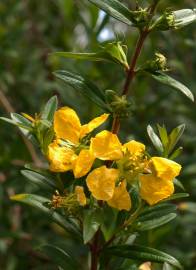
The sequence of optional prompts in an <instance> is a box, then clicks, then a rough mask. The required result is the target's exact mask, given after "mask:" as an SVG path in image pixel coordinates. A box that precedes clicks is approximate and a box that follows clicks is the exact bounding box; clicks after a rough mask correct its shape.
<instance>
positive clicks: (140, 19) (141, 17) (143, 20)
mask: <svg viewBox="0 0 196 270" xmlns="http://www.w3.org/2000/svg"><path fill="white" fill-rule="evenodd" d="M132 22H133V24H134V25H135V26H136V27H139V28H143V27H144V26H146V24H147V23H148V22H149V12H148V10H147V9H143V8H141V7H139V8H138V9H137V10H136V11H132Z"/></svg>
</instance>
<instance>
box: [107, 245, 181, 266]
mask: <svg viewBox="0 0 196 270" xmlns="http://www.w3.org/2000/svg"><path fill="white" fill-rule="evenodd" d="M106 252H108V253H109V254H111V255H114V256H117V257H123V258H129V259H134V260H139V261H142V262H146V261H150V262H158V263H165V262H167V263H169V264H171V265H173V266H175V267H176V268H178V269H183V268H182V266H181V264H180V263H179V262H178V261H177V260H176V259H175V258H174V257H172V256H170V255H168V254H167V253H165V252H162V251H159V250H157V249H154V248H149V247H144V246H139V245H118V246H113V247H111V248H108V249H106Z"/></svg>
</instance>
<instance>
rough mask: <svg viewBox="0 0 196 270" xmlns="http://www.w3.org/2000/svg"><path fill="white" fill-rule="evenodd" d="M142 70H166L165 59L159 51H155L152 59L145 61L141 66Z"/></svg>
mask: <svg viewBox="0 0 196 270" xmlns="http://www.w3.org/2000/svg"><path fill="white" fill-rule="evenodd" d="M142 69H143V70H147V71H151V72H155V71H167V70H168V68H167V59H166V57H165V56H164V55H163V54H161V53H158V52H157V53H155V55H154V59H152V60H151V61H147V62H146V63H145V64H144V65H143V66H142Z"/></svg>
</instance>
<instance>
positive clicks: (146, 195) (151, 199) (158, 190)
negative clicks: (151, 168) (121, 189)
mask: <svg viewBox="0 0 196 270" xmlns="http://www.w3.org/2000/svg"><path fill="white" fill-rule="evenodd" d="M173 193H174V184H173V182H172V181H168V180H164V179H161V178H158V177H155V176H153V175H152V174H147V175H141V176H140V195H141V198H142V199H143V200H145V201H147V202H148V203H149V204H150V205H153V204H156V203H158V202H159V201H161V200H163V199H166V198H168V197H170V196H171V195H172V194H173Z"/></svg>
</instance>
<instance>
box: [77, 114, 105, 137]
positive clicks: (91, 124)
mask: <svg viewBox="0 0 196 270" xmlns="http://www.w3.org/2000/svg"><path fill="white" fill-rule="evenodd" d="M108 116H109V114H106V113H104V114H102V115H101V116H99V117H96V118H94V119H93V120H91V121H90V122H89V123H88V124H86V125H83V126H82V127H81V132H80V138H83V137H84V136H85V135H87V134H88V133H90V132H91V131H93V130H94V129H95V128H97V127H99V126H100V125H102V124H103V123H104V122H105V121H106V120H107V118H108Z"/></svg>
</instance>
